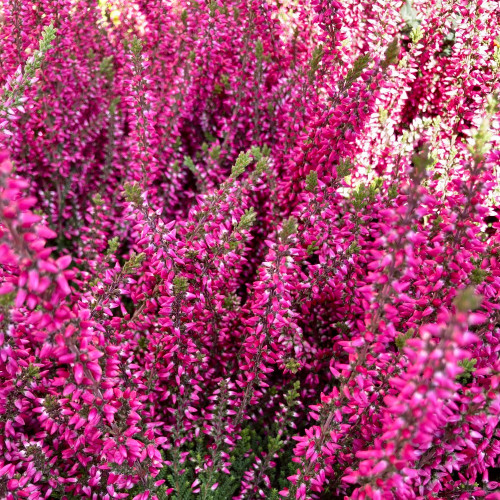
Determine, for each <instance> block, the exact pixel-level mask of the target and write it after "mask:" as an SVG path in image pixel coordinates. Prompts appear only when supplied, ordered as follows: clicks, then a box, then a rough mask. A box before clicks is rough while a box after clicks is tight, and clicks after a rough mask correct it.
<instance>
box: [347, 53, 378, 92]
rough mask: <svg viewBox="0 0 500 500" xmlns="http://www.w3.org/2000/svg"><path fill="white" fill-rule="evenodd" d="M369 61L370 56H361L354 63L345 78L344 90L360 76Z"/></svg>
mask: <svg viewBox="0 0 500 500" xmlns="http://www.w3.org/2000/svg"><path fill="white" fill-rule="evenodd" d="M371 60H372V58H371V56H370V54H363V55H361V56H359V57H358V58H357V59H356V60H355V61H354V64H353V66H352V68H351V69H350V70H349V71H348V73H347V76H346V77H345V80H344V88H349V87H350V86H351V85H352V84H353V83H354V82H355V81H356V80H357V79H358V78H359V77H360V76H361V73H363V71H364V70H365V69H366V68H367V67H368V64H370V61H371Z"/></svg>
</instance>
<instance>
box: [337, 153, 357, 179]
mask: <svg viewBox="0 0 500 500" xmlns="http://www.w3.org/2000/svg"><path fill="white" fill-rule="evenodd" d="M353 167H354V165H353V163H352V161H351V159H350V158H345V159H344V158H341V159H340V161H339V164H338V165H337V176H338V177H339V179H342V178H344V177H347V176H348V175H349V174H350V173H351V171H352V169H353Z"/></svg>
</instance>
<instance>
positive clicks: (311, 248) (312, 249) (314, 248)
mask: <svg viewBox="0 0 500 500" xmlns="http://www.w3.org/2000/svg"><path fill="white" fill-rule="evenodd" d="M318 250H319V247H318V246H316V242H313V243H311V244H310V245H307V248H306V252H307V255H312V254H313V253H314V252H316V251H318Z"/></svg>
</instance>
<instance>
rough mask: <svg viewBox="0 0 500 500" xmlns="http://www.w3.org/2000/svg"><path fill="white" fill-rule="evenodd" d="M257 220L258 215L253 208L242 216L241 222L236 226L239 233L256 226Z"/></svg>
mask: <svg viewBox="0 0 500 500" xmlns="http://www.w3.org/2000/svg"><path fill="white" fill-rule="evenodd" d="M256 219H257V214H256V213H255V210H254V209H253V207H250V208H249V209H247V210H245V213H244V214H243V215H242V216H241V219H240V222H239V223H238V225H237V226H236V229H237V230H238V231H240V230H246V231H248V229H250V228H251V227H252V226H253V225H254V223H255V220H256Z"/></svg>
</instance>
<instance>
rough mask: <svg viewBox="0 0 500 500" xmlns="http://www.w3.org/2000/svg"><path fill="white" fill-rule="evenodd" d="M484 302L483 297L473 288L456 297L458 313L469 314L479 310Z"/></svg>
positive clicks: (461, 292) (462, 291)
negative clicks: (468, 312)
mask: <svg viewBox="0 0 500 500" xmlns="http://www.w3.org/2000/svg"><path fill="white" fill-rule="evenodd" d="M481 302H482V297H481V296H480V295H477V294H476V292H475V290H474V288H473V287H468V288H466V289H465V290H461V291H460V292H459V293H458V295H457V296H456V297H455V307H456V308H457V311H460V312H467V311H474V310H475V309H477V308H478V307H479V306H480V305H481Z"/></svg>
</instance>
